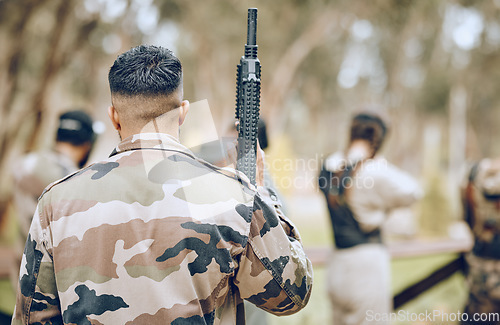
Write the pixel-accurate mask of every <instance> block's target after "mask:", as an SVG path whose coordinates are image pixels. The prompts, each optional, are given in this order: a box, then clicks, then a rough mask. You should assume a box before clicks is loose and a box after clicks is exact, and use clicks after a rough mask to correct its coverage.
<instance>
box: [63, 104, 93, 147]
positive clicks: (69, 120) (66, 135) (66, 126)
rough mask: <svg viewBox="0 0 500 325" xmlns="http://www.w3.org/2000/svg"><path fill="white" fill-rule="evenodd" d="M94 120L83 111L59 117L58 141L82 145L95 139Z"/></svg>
mask: <svg viewBox="0 0 500 325" xmlns="http://www.w3.org/2000/svg"><path fill="white" fill-rule="evenodd" d="M92 124H93V121H92V118H91V117H90V116H89V115H88V114H87V113H85V112H84V111H82V110H74V111H69V112H66V113H63V114H61V116H59V128H58V129H57V141H61V142H69V143H71V144H73V145H81V144H83V143H85V142H93V141H94V139H95V134H94V130H93V128H92Z"/></svg>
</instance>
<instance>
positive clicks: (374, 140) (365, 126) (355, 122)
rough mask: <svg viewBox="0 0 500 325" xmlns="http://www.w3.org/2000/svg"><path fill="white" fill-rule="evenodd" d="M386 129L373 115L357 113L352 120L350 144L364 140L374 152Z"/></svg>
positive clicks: (384, 124)
mask: <svg viewBox="0 0 500 325" xmlns="http://www.w3.org/2000/svg"><path fill="white" fill-rule="evenodd" d="M387 131H388V128H387V125H386V123H385V122H384V120H382V118H381V117H380V116H378V115H376V114H374V113H358V114H356V115H355V116H354V117H353V119H352V124H351V137H350V142H353V141H354V140H366V141H369V142H370V145H371V147H372V148H373V150H374V152H377V150H379V149H380V147H381V146H382V143H383V142H384V139H385V136H386V134H387Z"/></svg>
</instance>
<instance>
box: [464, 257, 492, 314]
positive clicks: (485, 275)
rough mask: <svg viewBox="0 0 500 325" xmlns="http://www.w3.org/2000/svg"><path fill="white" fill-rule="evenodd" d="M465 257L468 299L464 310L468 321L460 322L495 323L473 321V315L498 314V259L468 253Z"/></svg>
mask: <svg viewBox="0 0 500 325" xmlns="http://www.w3.org/2000/svg"><path fill="white" fill-rule="evenodd" d="M466 258H467V264H468V274H467V284H468V286H469V299H468V301H467V305H466V307H465V311H464V312H465V313H467V314H468V317H467V319H468V320H469V321H468V322H462V323H463V324H496V322H491V321H490V322H488V321H485V322H483V323H481V322H480V321H478V320H475V321H474V318H473V317H474V314H477V315H481V314H482V315H483V317H486V316H485V315H486V314H490V317H492V316H493V315H491V314H492V313H497V315H496V317H498V315H500V261H499V260H494V259H488V258H481V257H477V256H475V255H474V254H469V255H468V256H467V257H466ZM476 317H477V316H476ZM477 319H480V318H477ZM484 319H486V318H484ZM491 319H493V318H491ZM497 319H498V318H497Z"/></svg>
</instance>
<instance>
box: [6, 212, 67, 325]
mask: <svg viewBox="0 0 500 325" xmlns="http://www.w3.org/2000/svg"><path fill="white" fill-rule="evenodd" d="M45 236H46V230H44V229H42V226H41V223H40V217H39V215H38V209H37V211H36V212H35V216H34V217H33V222H32V224H31V228H30V232H29V235H28V239H27V241H26V246H25V248H24V254H23V258H22V261H21V269H20V274H19V285H18V288H17V297H16V306H15V309H14V315H13V319H12V324H62V323H63V322H62V318H61V311H60V305H59V297H58V293H57V288H56V282H55V277H54V265H53V262H52V257H51V256H50V254H49V250H48V249H47V246H48V243H47V240H46V238H44V237H45Z"/></svg>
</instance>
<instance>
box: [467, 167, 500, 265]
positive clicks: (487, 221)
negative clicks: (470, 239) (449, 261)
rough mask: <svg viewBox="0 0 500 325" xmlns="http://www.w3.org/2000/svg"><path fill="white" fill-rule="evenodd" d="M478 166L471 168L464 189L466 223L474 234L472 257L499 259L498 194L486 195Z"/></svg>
mask: <svg viewBox="0 0 500 325" xmlns="http://www.w3.org/2000/svg"><path fill="white" fill-rule="evenodd" d="M479 167H480V165H479V164H476V165H474V166H473V167H472V169H471V172H470V174H469V179H468V184H467V187H466V189H465V198H464V208H465V217H466V221H467V223H468V224H469V226H470V228H471V230H472V233H473V234H474V247H473V248H472V252H473V253H474V255H476V256H479V257H484V258H493V259H500V193H487V192H485V191H484V190H483V189H482V185H481V184H482V182H484V181H485V180H486V179H487V177H485V178H482V179H478V173H480V171H479Z"/></svg>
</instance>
